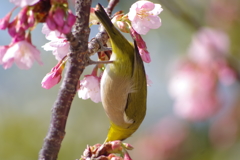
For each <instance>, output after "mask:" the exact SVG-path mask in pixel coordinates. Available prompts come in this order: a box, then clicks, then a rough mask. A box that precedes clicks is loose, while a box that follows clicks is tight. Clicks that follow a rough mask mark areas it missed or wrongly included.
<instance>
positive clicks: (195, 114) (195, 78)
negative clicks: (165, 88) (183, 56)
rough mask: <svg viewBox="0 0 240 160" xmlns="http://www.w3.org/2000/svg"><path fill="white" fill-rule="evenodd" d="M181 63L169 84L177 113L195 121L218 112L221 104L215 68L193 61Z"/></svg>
mask: <svg viewBox="0 0 240 160" xmlns="http://www.w3.org/2000/svg"><path fill="white" fill-rule="evenodd" d="M181 65H182V66H180V67H179V69H178V70H177V72H176V73H175V74H174V76H173V77H172V79H171V81H170V86H169V93H170V95H171V96H172V97H173V98H174V99H175V104H174V111H175V113H176V114H177V115H179V116H181V117H183V118H186V119H189V120H193V121H200V120H205V119H207V118H209V117H211V116H212V115H214V114H216V113H217V111H218V109H219V108H220V106H221V105H220V101H219V97H218V95H217V88H216V87H217V75H216V73H215V72H214V70H211V68H208V67H207V66H206V67H205V68H204V67H201V68H200V67H199V66H196V65H194V64H193V63H191V62H185V64H181Z"/></svg>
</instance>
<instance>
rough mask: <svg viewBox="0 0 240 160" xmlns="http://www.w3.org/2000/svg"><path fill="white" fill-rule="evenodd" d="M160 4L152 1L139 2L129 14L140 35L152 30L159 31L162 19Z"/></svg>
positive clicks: (132, 7)
mask: <svg viewBox="0 0 240 160" xmlns="http://www.w3.org/2000/svg"><path fill="white" fill-rule="evenodd" d="M162 10H163V9H162V7H161V5H160V4H154V3H152V2H150V1H137V2H136V3H134V4H133V5H132V6H131V8H130V11H129V13H128V18H129V20H130V21H131V22H132V27H133V28H134V30H135V31H136V32H138V33H139V34H143V35H145V34H147V32H148V31H149V30H150V29H157V28H159V27H160V26H161V19H160V17H158V15H159V14H160V13H161V12H162Z"/></svg>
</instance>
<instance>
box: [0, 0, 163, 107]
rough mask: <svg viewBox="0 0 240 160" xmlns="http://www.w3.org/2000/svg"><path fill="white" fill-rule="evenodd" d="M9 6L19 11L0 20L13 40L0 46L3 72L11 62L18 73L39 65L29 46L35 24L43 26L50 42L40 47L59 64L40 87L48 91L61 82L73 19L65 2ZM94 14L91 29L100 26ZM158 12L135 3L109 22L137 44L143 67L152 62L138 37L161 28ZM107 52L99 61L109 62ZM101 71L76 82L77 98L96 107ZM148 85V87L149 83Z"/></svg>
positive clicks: (34, 0) (33, 0) (26, 1)
mask: <svg viewBox="0 0 240 160" xmlns="http://www.w3.org/2000/svg"><path fill="white" fill-rule="evenodd" d="M11 2H13V3H14V4H15V5H16V6H18V7H21V8H22V9H21V11H20V12H19V13H18V15H17V16H16V17H15V18H14V19H13V21H10V18H11V15H12V12H13V11H14V9H15V8H14V9H13V10H12V11H11V12H10V13H8V14H7V15H6V16H5V17H4V18H3V19H1V20H0V29H7V30H8V32H9V34H10V36H11V37H12V42H11V43H10V44H9V45H6V46H0V64H1V65H2V66H3V67H4V68H5V69H7V68H10V67H11V66H12V64H13V62H15V63H16V65H17V66H18V67H19V68H21V69H29V68H31V67H32V65H33V62H34V61H37V62H38V63H39V64H42V61H41V58H40V52H39V50H38V49H37V48H36V47H35V46H34V45H33V44H32V42H31V31H32V30H33V29H34V28H35V26H36V25H37V24H38V23H40V22H41V23H42V22H45V23H44V24H43V28H42V33H43V34H45V36H46V39H47V40H49V42H48V43H46V44H45V45H43V46H42V47H43V49H44V50H46V51H52V53H53V55H54V56H55V58H56V60H57V61H58V63H57V65H56V66H54V67H53V68H52V69H51V71H50V72H49V73H47V74H46V76H45V77H44V78H43V80H42V87H43V88H45V89H50V88H52V87H53V86H55V85H56V84H58V83H59V82H60V81H61V74H62V71H63V69H64V66H65V63H66V62H67V59H68V58H67V57H68V52H69V47H70V45H69V42H68V41H67V39H66V37H65V34H68V33H69V32H70V31H71V30H72V26H73V25H74V23H75V21H76V17H75V15H73V13H72V12H71V11H70V10H69V9H68V2H67V0H51V1H50V0H44V1H40V0H20V1H17V0H11ZM95 10H96V9H95V8H91V10H90V20H89V22H90V26H91V25H96V24H99V20H98V19H97V17H96V15H95V12H94V11H95ZM161 11H162V8H161V5H160V4H154V3H152V2H150V1H137V2H135V3H134V4H133V5H132V6H131V8H130V10H129V13H127V14H126V15H124V14H123V13H121V14H120V12H119V14H115V16H114V18H113V20H112V21H113V23H114V24H115V25H116V27H118V28H119V29H120V30H121V31H124V30H125V32H126V33H130V35H131V36H132V38H133V39H134V40H135V41H136V42H137V47H138V50H139V53H140V55H141V57H142V60H143V61H144V62H146V63H150V62H151V58H150V54H149V52H148V50H147V45H146V43H145V42H144V40H143V39H142V37H141V35H145V34H147V32H148V31H149V30H150V29H156V28H159V27H160V26H161V19H160V17H159V16H158V15H159V14H160V13H161ZM107 52H109V51H106V52H101V54H98V55H99V60H100V61H102V60H103V59H104V60H109V59H110V56H111V53H110V54H108V53H107ZM99 53H100V52H99ZM106 55H108V56H106ZM103 57H104V58H103ZM104 68H105V67H104V65H96V67H95V68H94V70H93V72H92V74H90V75H85V76H84V79H83V80H81V81H79V89H78V95H79V97H80V98H82V99H88V98H90V99H91V100H92V101H94V102H96V103H98V102H100V101H101V95H100V80H101V75H102V72H103V71H104ZM147 82H149V84H148V85H150V83H151V81H150V80H149V79H148V80H147Z"/></svg>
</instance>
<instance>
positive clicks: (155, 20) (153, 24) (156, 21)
mask: <svg viewBox="0 0 240 160" xmlns="http://www.w3.org/2000/svg"><path fill="white" fill-rule="evenodd" d="M141 23H142V24H143V25H145V26H146V27H148V28H150V29H157V28H159V27H160V26H161V19H160V17H158V16H151V15H150V16H148V18H146V19H143V21H142V22H141Z"/></svg>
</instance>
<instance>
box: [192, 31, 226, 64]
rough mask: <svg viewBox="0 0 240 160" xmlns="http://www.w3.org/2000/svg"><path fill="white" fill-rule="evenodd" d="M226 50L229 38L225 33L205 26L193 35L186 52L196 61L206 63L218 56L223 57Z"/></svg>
mask: <svg viewBox="0 0 240 160" xmlns="http://www.w3.org/2000/svg"><path fill="white" fill-rule="evenodd" d="M228 51H229V38H228V36H227V34H225V33H224V32H222V31H220V30H216V29H212V28H207V27H205V28H201V29H200V30H199V31H198V32H197V33H196V34H195V35H194V36H193V38H192V42H191V44H190V47H189V49H188V54H189V57H190V58H191V59H192V60H194V61H195V62H196V63H202V64H203V65H208V64H211V63H212V62H213V61H216V60H217V59H219V58H224V56H226V54H227V53H228Z"/></svg>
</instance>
